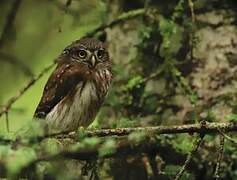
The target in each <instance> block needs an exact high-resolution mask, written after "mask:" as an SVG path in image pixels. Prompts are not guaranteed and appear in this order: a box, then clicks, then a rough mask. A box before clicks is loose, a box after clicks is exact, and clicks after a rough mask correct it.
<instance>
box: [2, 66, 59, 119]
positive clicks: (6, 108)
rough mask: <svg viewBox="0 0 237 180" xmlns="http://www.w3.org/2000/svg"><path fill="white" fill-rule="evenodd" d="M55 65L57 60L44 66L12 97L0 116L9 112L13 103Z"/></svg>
mask: <svg viewBox="0 0 237 180" xmlns="http://www.w3.org/2000/svg"><path fill="white" fill-rule="evenodd" d="M54 65H55V62H54V63H52V64H50V65H49V66H47V67H46V68H44V69H43V70H42V71H41V72H40V73H39V74H38V75H37V76H36V77H34V78H32V79H31V80H30V81H29V82H28V83H27V84H26V85H25V86H24V87H23V88H22V89H20V90H19V91H18V93H17V94H16V95H15V96H13V97H11V98H10V99H9V100H8V101H7V103H6V104H5V105H4V106H3V108H2V110H1V111H0V117H1V116H2V115H3V114H5V113H7V112H8V111H9V109H10V108H11V106H12V105H13V103H14V102H16V101H17V100H18V99H19V98H20V97H21V96H22V95H23V94H24V93H25V92H26V91H27V90H28V89H29V88H30V87H31V86H32V85H34V83H35V82H36V81H37V80H39V79H40V78H41V77H42V76H43V75H44V74H45V73H47V72H48V71H49V70H50V69H51V68H52V67H53V66H54Z"/></svg>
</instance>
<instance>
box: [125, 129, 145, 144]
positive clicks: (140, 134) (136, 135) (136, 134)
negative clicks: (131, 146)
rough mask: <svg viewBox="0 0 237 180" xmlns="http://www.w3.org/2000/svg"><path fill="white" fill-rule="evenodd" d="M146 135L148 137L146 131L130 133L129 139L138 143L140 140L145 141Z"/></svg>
mask: <svg viewBox="0 0 237 180" xmlns="http://www.w3.org/2000/svg"><path fill="white" fill-rule="evenodd" d="M145 137H146V134H145V132H134V133H131V134H129V136H128V140H129V141H131V142H135V143H138V142H141V141H144V140H145Z"/></svg>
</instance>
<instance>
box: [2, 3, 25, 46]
mask: <svg viewBox="0 0 237 180" xmlns="http://www.w3.org/2000/svg"><path fill="white" fill-rule="evenodd" d="M20 4H21V0H15V1H14V2H13V3H12V7H11V10H10V12H9V14H8V15H7V19H6V23H5V25H4V27H3V31H2V34H1V37H0V48H1V47H2V46H3V43H4V41H5V38H6V36H7V34H8V32H9V30H10V29H11V27H12V24H13V22H14V20H15V17H16V14H17V11H18V9H19V7H20Z"/></svg>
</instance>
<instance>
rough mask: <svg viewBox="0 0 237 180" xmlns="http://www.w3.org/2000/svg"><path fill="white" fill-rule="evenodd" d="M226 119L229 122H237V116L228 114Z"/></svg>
mask: <svg viewBox="0 0 237 180" xmlns="http://www.w3.org/2000/svg"><path fill="white" fill-rule="evenodd" d="M226 118H227V120H228V121H237V114H228V115H227V116H226Z"/></svg>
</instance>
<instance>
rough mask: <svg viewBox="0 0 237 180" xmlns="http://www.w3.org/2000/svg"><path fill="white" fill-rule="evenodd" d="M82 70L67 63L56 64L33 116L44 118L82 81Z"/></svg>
mask: <svg viewBox="0 0 237 180" xmlns="http://www.w3.org/2000/svg"><path fill="white" fill-rule="evenodd" d="M81 74H82V70H80V68H75V67H73V66H71V65H69V64H61V65H58V66H57V68H56V69H55V70H54V72H53V73H52V75H51V76H50V77H49V79H48V81H47V83H46V85H45V87H44V91H43V96H42V98H41V100H40V102H39V105H38V106H37V108H36V111H35V114H34V117H37V118H45V117H46V115H47V114H48V113H49V112H50V111H51V110H52V109H53V108H54V107H55V106H56V105H57V104H58V103H59V102H60V101H61V100H62V99H63V98H64V97H65V96H66V95H67V94H69V93H70V92H71V91H72V90H73V89H74V88H75V86H76V84H77V83H79V82H80V81H83V78H82V77H81V76H82V75H81Z"/></svg>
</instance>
